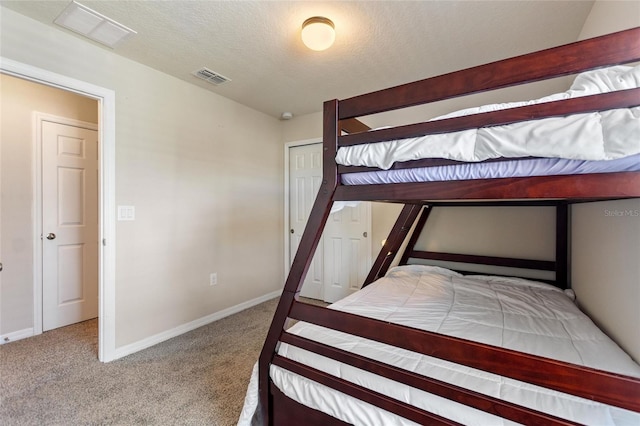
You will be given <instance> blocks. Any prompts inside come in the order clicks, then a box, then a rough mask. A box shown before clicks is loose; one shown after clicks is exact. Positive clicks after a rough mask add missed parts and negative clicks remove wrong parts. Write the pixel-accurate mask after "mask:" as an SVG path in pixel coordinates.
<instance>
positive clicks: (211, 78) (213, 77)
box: [193, 67, 231, 86]
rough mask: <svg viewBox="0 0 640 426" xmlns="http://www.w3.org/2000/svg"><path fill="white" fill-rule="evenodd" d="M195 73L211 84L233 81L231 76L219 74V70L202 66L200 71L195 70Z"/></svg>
mask: <svg viewBox="0 0 640 426" xmlns="http://www.w3.org/2000/svg"><path fill="white" fill-rule="evenodd" d="M193 75H195V76H196V77H198V78H201V79H203V80H205V81H208V82H209V83H211V84H215V85H216V86H218V85H220V84H222V83H226V82H227V81H231V79H230V78H227V77H225V76H223V75H220V74H218V73H217V72H213V71H211V70H210V69H209V68H204V67H203V68H200V69H199V70H198V71H194V72H193Z"/></svg>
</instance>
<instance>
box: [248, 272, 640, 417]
mask: <svg viewBox="0 0 640 426" xmlns="http://www.w3.org/2000/svg"><path fill="white" fill-rule="evenodd" d="M330 308H331V309H338V310H341V311H346V312H351V313H355V314H359V315H363V316H367V317H372V318H376V319H380V320H384V321H389V322H393V323H398V324H403V325H408V326H411V327H415V328H420V329H424V330H430V331H435V332H438V333H443V334H448V335H452V336H457V337H461V338H465V339H470V340H475V341H479V342H483V343H487V344H491V345H495V346H501V347H506V348H510V349H515V350H518V351H523V352H528V353H532V354H536V355H540V356H544V357H549V358H555V359H560V360H563V361H567V362H572V363H575V364H579V365H584V366H588V367H593V368H597V369H602V370H607V371H612V372H617V373H621V374H625V375H630V376H640V366H638V364H636V363H635V362H634V361H633V360H632V359H631V358H630V357H629V356H628V355H627V354H626V353H624V352H623V351H622V350H621V349H620V348H619V347H618V346H617V345H616V344H615V343H614V342H613V341H611V340H610V339H609V338H608V337H607V336H606V335H605V334H604V333H602V332H601V331H600V330H599V329H598V328H597V327H596V326H595V325H594V324H593V323H592V322H591V320H590V319H589V318H588V317H586V316H585V315H584V314H583V313H582V312H581V311H580V310H579V309H578V308H577V307H576V306H575V304H574V303H573V302H572V299H571V298H570V297H567V295H565V293H564V292H562V291H561V290H559V289H557V288H555V287H552V286H550V285H547V284H542V283H537V282H534V281H529V280H523V279H515V278H501V277H486V276H473V277H468V276H467V277H463V276H461V275H459V274H457V273H455V272H452V271H449V270H447V269H443V268H438V267H430V266H422V265H412V266H402V267H396V268H392V269H391V270H390V271H389V273H388V274H387V276H386V277H385V278H382V279H380V280H378V281H376V282H375V283H373V284H372V285H370V286H368V287H366V288H364V289H362V290H361V291H359V292H356V293H354V294H352V295H351V296H349V297H347V298H345V299H343V300H341V301H339V302H337V303H335V304H333V305H331V306H330ZM289 332H291V333H294V334H298V335H301V336H304V337H307V338H309V339H312V340H318V341H321V342H324V343H326V344H329V345H332V346H336V347H340V348H342V349H344V350H347V351H351V352H354V353H358V354H361V355H365V356H368V357H371V358H374V359H378V360H384V361H385V362H388V363H390V364H393V365H395V366H399V367H402V368H404V369H407V370H409V371H414V372H418V373H420V374H423V375H426V376H430V377H434V378H436V379H439V380H443V381H446V382H449V383H453V384H456V385H458V386H462V387H465V388H470V389H473V390H476V391H479V392H482V393H485V394H488V395H491V396H494V397H498V398H501V399H504V400H508V401H512V402H515V403H518V404H522V405H525V406H528V407H532V408H534V409H537V410H540V411H544V412H547V413H551V414H553V415H556V416H558V417H563V418H567V419H570V420H573V421H577V422H580V423H584V424H594V425H638V424H640V414H639V413H633V412H630V411H627V410H622V409H619V408H616V407H610V406H607V405H604V404H600V403H596V402H593V401H589V400H586V399H582V398H578V397H574V396H571V395H567V394H563V393H559V392H556V391H551V390H547V389H544V388H541V387H538V386H534V385H529V384H527V383H522V382H518V381H515V380H512V379H508V378H504V377H500V376H497V375H494V374H490V373H486V372H483V371H480V370H476V369H473V368H468V367H464V366H460V365H456V364H453V363H450V362H446V361H442V360H439V359H435V358H432V357H428V356H424V355H421V354H417V353H414V352H410V351H406V350H403V349H398V348H395V347H392V346H388V345H385V344H381V343H377V342H374V341H371V340H367V339H362V338H358V337H354V336H351V335H346V334H344V333H340V332H336V331H333V330H329V329H326V328H323V327H318V326H315V325H312V324H308V323H298V324H296V325H295V326H293V327H292V328H291V329H290V330H289ZM278 352H279V354H280V355H282V356H285V357H287V358H291V359H294V360H297V361H299V362H301V363H303V364H308V365H312V366H314V367H315V368H318V369H320V370H323V371H327V372H330V373H331V374H333V375H335V376H338V377H342V378H344V379H346V380H349V381H352V382H355V383H358V384H360V385H362V386H365V387H367V388H370V389H373V390H375V391H377V392H381V393H385V394H387V395H391V396H393V397H394V398H397V399H399V400H402V401H406V402H409V403H411V404H413V405H415V406H417V407H420V408H423V409H426V410H428V411H430V412H433V413H436V414H439V415H442V416H444V417H447V418H451V419H452V420H455V421H458V422H461V423H463V424H477V425H489V424H497V425H502V424H512V423H511V422H509V421H506V420H503V419H499V418H497V417H495V416H493V415H490V414H487V413H484V412H482V411H478V410H475V409H472V408H469V407H465V406H462V405H459V404H457V403H454V402H451V401H448V400H446V399H443V398H440V397H437V396H434V395H431V394H428V393H425V392H423V391H420V390H417V389H414V388H411V387H408V386H405V385H402V384H399V383H396V382H392V381H390V380H387V379H384V378H380V377H378V376H375V375H373V374H371V373H368V372H366V371H362V370H359V369H356V368H353V367H350V366H347V365H342V364H340V363H338V362H336V361H333V360H331V359H328V358H325V357H322V356H319V355H317V354H313V353H310V352H308V351H305V350H302V349H299V348H296V347H294V346H290V345H287V344H281V345H280V348H279V351H278ZM256 372H257V370H255V371H254V376H255V373H256ZM270 374H271V378H272V380H273V382H274V383H275V385H276V386H278V388H279V389H280V390H282V391H283V392H284V393H285V394H286V395H287V396H289V397H290V398H292V399H294V400H296V401H298V402H300V403H303V404H305V405H307V406H310V407H312V408H314V409H318V410H321V411H324V412H327V413H329V414H331V415H332V416H334V417H337V418H340V419H342V420H343V421H346V422H349V423H353V424H361V425H373V424H384V425H409V424H413V423H412V422H409V421H407V420H405V419H402V418H399V417H397V416H395V415H393V414H391V413H388V412H386V411H383V410H380V409H378V408H375V407H372V406H371V405H369V404H367V403H364V402H361V401H359V400H357V399H355V398H352V397H349V396H347V395H344V394H341V393H339V392H336V391H334V390H331V389H329V388H326V387H325V386H322V385H318V384H316V383H313V382H311V381H309V380H308V379H305V378H303V377H300V376H297V375H296V374H293V373H291V372H288V371H286V370H284V369H281V368H279V367H276V366H272V367H271V372H270ZM252 382H253V384H252V385H251V386H250V387H249V391H248V394H247V402H246V404H245V410H244V411H243V415H242V417H241V421H240V423H239V424H249V420H250V417H251V414H252V412H253V411H252V410H253V409H254V408H252V405H253V407H255V400H256V398H257V385H256V381H255V377H254V378H253V379H252ZM252 387H253V390H252Z"/></svg>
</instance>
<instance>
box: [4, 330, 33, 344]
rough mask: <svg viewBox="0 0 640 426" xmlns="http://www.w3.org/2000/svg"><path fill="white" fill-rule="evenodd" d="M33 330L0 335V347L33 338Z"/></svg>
mask: <svg viewBox="0 0 640 426" xmlns="http://www.w3.org/2000/svg"><path fill="white" fill-rule="evenodd" d="M33 336H34V334H33V328H25V329H24V330H18V331H13V332H11V333H7V334H3V335H0V345H4V344H6V343H11V342H15V341H16V340H22V339H26V338H27V337H33Z"/></svg>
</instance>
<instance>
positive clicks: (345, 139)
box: [256, 28, 640, 425]
mask: <svg viewBox="0 0 640 426" xmlns="http://www.w3.org/2000/svg"><path fill="white" fill-rule="evenodd" d="M637 61H640V28H634V29H630V30H626V31H621V32H618V33H613V34H609V35H606V36H602V37H597V38H593V39H589V40H584V41H580V42H576V43H572V44H568V45H564V46H560V47H556V48H552V49H547V50H544V51H540V52H535V53H531V54H527V55H523V56H518V57H515V58H510V59H506V60H503V61H498V62H494V63H490V64H487V65H482V66H478V67H474V68H469V69H465V70H462V71H457V72H453V73H450V74H446V75H442V76H438V77H433V78H428V79H426V80H421V81H417V82H414V83H409V84H405V85H402V86H397V87H393V88H390V89H386V90H381V91H377V92H373V93H369V94H365V95H362V96H357V97H354V98H350V99H346V100H342V101H337V100H332V101H328V102H325V104H324V121H323V144H324V147H323V149H324V154H323V181H322V185H321V187H320V190H319V193H318V196H317V198H316V201H315V204H314V206H313V209H312V212H311V216H310V218H309V220H308V222H307V226H306V229H305V231H304V234H303V237H302V241H301V243H300V246H299V248H298V251H297V253H296V255H295V258H294V261H293V264H292V266H291V269H290V272H289V276H288V278H287V281H286V283H285V287H284V290H283V293H282V296H281V298H280V301H279V304H278V307H277V310H276V313H275V315H274V318H273V322H272V324H271V328H270V329H269V332H268V335H267V338H266V341H265V344H264V347H263V349H262V352H261V355H260V359H259V405H258V410H257V413H256V419H257V421H258V423H260V424H265V425H271V424H277V425H291V424H305V425H313V424H317V425H327V424H343V423H342V422H341V421H339V420H337V419H335V418H333V417H331V416H328V415H326V414H324V413H321V412H319V411H316V410H313V409H310V408H307V407H305V406H303V405H301V404H299V403H297V402H295V401H293V400H291V399H290V398H288V397H286V396H285V395H284V394H282V393H281V392H280V391H279V390H278V389H277V388H276V387H275V385H273V384H272V383H271V380H270V378H269V366H270V365H272V364H273V365H278V366H280V367H282V368H285V369H287V370H289V371H292V372H294V373H297V374H300V375H303V376H305V377H307V378H309V379H311V380H313V381H316V382H318V383H322V384H324V385H327V386H329V387H331V388H333V389H336V390H338V391H340V392H343V393H345V394H348V395H351V396H353V397H356V398H358V399H361V400H363V401H366V402H368V403H371V404H372V405H374V406H377V407H380V408H381V409H384V410H387V411H390V412H392V413H395V414H398V415H400V416H402V417H404V418H407V419H409V420H412V421H414V422H417V423H419V424H455V423H454V422H452V421H450V420H448V419H444V418H442V417H439V416H436V415H434V414H432V413H429V412H427V411H424V410H421V409H419V408H416V407H413V406H410V405H407V404H405V403H403V402H401V401H398V400H395V399H393V398H390V397H388V396H385V395H382V394H379V393H376V392H373V391H370V390H368V389H366V388H363V387H360V386H358V385H355V384H353V383H350V382H347V381H344V380H342V379H340V378H337V377H334V376H332V375H330V374H327V373H324V372H322V371H319V370H316V369H313V368H311V367H308V366H305V365H302V364H299V363H297V362H295V361H292V360H289V359H287V358H284V357H281V356H279V355H278V354H277V352H276V349H277V346H278V343H279V342H286V343H288V344H292V345H295V346H298V347H301V348H304V349H307V350H310V351H313V352H315V353H319V354H322V355H324V356H327V357H331V358H334V359H336V360H338V361H340V362H343V363H348V364H350V365H353V366H355V367H358V368H362V369H364V370H367V371H370V372H374V373H376V374H378V375H380V376H384V377H387V378H391V379H393V380H395V381H398V382H401V383H405V384H407V385H409V386H412V387H415V388H418V389H422V390H424V391H426V392H430V393H433V394H436V395H440V396H442V397H444V398H448V399H451V400H453V401H456V402H459V403H462V404H465V405H468V406H471V407H475V408H477V409H480V410H483V411H486V412H488V413H492V414H495V415H497V416H500V417H503V418H506V419H510V420H513V421H516V422H520V423H524V424H530V425H533V424H545V425H549V424H574V423H572V422H571V421H567V420H564V419H559V418H556V417H554V416H551V415H549V414H545V413H542V412H538V411H534V410H532V409H529V408H526V407H522V406H519V405H515V404H512V403H509V402H506V401H502V400H499V399H496V398H493V397H489V396H486V395H482V394H479V393H477V392H474V391H471V390H468V389H463V388H460V387H456V386H453V385H450V384H447V383H444V382H440V381H437V380H434V379H431V378H428V377H424V376H421V375H417V374H415V373H411V372H408V371H405V370H401V369H399V368H396V367H394V366H393V365H389V364H385V363H384V362H383V361H382V360H373V359H368V358H364V357H362V356H358V355H355V354H352V353H349V352H345V351H343V350H340V349H336V348H333V347H330V346H327V345H324V344H322V343H317V342H314V341H311V340H308V339H305V338H302V337H298V336H295V335H292V334H289V333H286V331H285V329H286V325H287V323H288V320H289V319H295V320H301V321H306V322H310V323H313V324H317V325H321V326H324V327H328V328H331V329H334V330H339V331H343V332H346V333H350V334H353V335H357V336H361V337H364V338H367V339H372V340H377V341H379V342H383V343H386V344H390V345H393V346H396V347H400V348H404V349H407V350H410V351H415V352H418V353H422V354H425V355H429V356H434V357H437V358H441V359H444V360H448V361H451V362H455V363H458V364H463V365H466V366H469V367H473V368H478V369H481V370H485V371H488V372H492V373H495V374H499V375H502V376H506V377H510V378H513V379H516V380H520V381H524V382H528V383H532V384H536V385H539V386H542V387H545V388H549V389H555V390H557V391H560V392H565V393H569V394H572V395H576V396H579V397H583V398H587V399H591V400H595V401H599V402H602V403H606V404H610V405H614V406H618V407H622V408H625V409H628V410H633V411H636V412H640V379H638V378H634V377H629V376H623V375H619V374H614V373H609V372H605V371H601V370H595V369H591V368H586V367H582V366H578V365H574V364H568V363H565V362H561V361H557V360H552V359H548V358H543V357H539V356H534V355H529V354H525V353H521V352H517V351H513V350H509V349H504V348H499V347H495V346H490V345H485V344H481V343H476V342H472V341H468V340H463V339H459V338H454V337H449V336H445V335H441V334H437V333H432V332H427V331H421V330H417V329H413V328H409V327H405V326H401V325H396V324H389V323H385V322H383V321H379V320H375V319H371V318H365V317H360V316H357V315H353V314H349V313H345V312H339V311H335V310H330V309H326V308H322V307H319V306H314V305H309V304H305V303H302V302H299V301H298V293H299V291H300V288H301V286H302V283H303V281H304V277H305V275H306V272H307V269H308V267H309V264H310V262H311V259H312V256H313V254H314V252H315V249H316V247H317V244H318V242H319V239H320V237H321V234H322V230H323V228H324V225H325V223H326V220H327V218H328V216H329V213H330V209H331V206H332V204H333V202H334V201H347V200H360V201H389V202H397V203H404V204H405V206H404V208H403V209H402V212H401V213H400V215H399V217H398V220H397V221H396V223H395V225H394V226H393V229H392V231H391V232H390V234H389V237H388V238H387V241H386V243H385V245H384V247H383V248H382V250H381V252H380V254H379V255H378V257H377V259H376V260H375V262H374V265H373V268H372V270H371V272H370V273H369V275H368V277H367V278H366V280H365V283H364V284H363V285H368V284H369V283H371V282H373V281H374V280H375V279H377V278H378V277H380V276H382V275H384V274H385V273H386V271H387V269H388V268H389V266H390V264H391V262H392V260H393V258H394V257H395V255H396V253H397V252H398V250H399V248H400V246H401V244H402V242H403V241H404V240H405V238H406V237H407V236H408V233H409V231H410V229H411V228H412V226H413V225H414V223H416V221H417V225H416V226H417V227H418V228H421V227H422V226H424V222H425V221H426V219H427V217H428V213H429V211H430V207H427V208H425V207H424V205H425V204H427V205H433V203H440V205H449V204H453V203H470V202H474V203H475V202H478V201H480V202H481V205H494V204H501V205H505V204H507V205H541V204H542V205H554V206H556V209H557V210H556V211H557V215H556V217H557V221H556V222H557V226H556V229H557V235H558V237H557V240H556V252H557V254H558V256H557V258H556V261H555V262H540V261H528V260H520V259H505V258H494V257H487V256H466V255H459V254H443V253H431V252H420V251H416V250H414V244H415V239H416V238H417V235H418V232H415V233H414V234H413V235H412V236H411V237H410V241H409V244H408V246H407V250H406V251H405V252H404V253H403V254H402V260H401V263H406V262H407V260H408V258H410V257H413V258H416V257H417V258H432V259H433V258H435V259H438V260H455V261H459V262H460V261H462V262H466V263H485V264H497V265H500V266H516V267H525V268H534V269H546V270H553V271H555V274H556V281H557V284H558V285H560V286H566V285H567V284H568V270H569V268H568V254H567V253H568V242H567V232H568V217H569V206H570V204H572V203H576V202H585V201H598V200H614V199H625V198H637V197H640V172H626V173H607V174H589V175H575V176H543V177H523V178H504V179H490V180H489V179H486V180H484V179H483V180H469V181H456V182H454V181H450V182H430V183H404V184H388V185H356V186H347V185H341V184H340V175H341V174H342V173H348V172H351V171H359V170H362V169H363V168H357V167H344V166H338V165H336V163H335V155H336V151H337V149H338V147H339V146H346V145H353V144H360V143H371V142H377V141H384V140H389V139H402V138H406V137H411V136H417V135H424V134H430V133H442V132H452V131H458V130H462V129H468V128H475V127H486V126H493V125H501V124H508V123H513V122H518V121H524V120H531V119H538V118H544V117H549V116H562V115H569V114H575V113H581V112H592V111H599V110H607V109H613V108H626V107H632V106H638V105H640V89H631V90H625V91H620V92H612V93H607V94H602V95H596V96H587V97H582V98H576V99H570V100H563V101H557V102H550V103H546V104H541V105H533V106H526V107H521V108H514V109H509V110H505V111H497V112H490V113H484V114H476V115H471V116H466V117H458V118H451V119H446V120H440V121H434V122H425V123H418V124H413V125H408V126H400V127H395V128H390V129H385V130H378V131H369V132H366V131H362V130H366V126H364V125H361V124H360V123H359V121H357V118H358V117H362V116H366V115H369V114H374V113H379V112H384V111H390V110H394V109H398V108H405V107H409V106H414V105H419V104H425V103H429V102H435V101H440V100H444V99H449V98H453V97H458V96H463V95H469V94H473V93H478V92H482V91H488V90H494V89H499V88H504V87H509V86H514V85H519V84H524V83H528V82H533V81H538V80H543V79H548V78H554V77H559V76H564V75H571V74H575V73H578V72H582V71H586V70H589V69H595V68H599V67H604V66H611V65H617V64H624V63H631V62H637ZM343 130H349V131H351V133H349V134H344V135H343V134H342V133H343ZM354 130H355V131H356V132H355V133H354V132H353V131H354ZM443 162H444V163H448V161H444V160H420V161H416V162H410V163H403V164H399V165H396V167H415V166H416V165H420V166H424V165H429V164H442V163H443ZM481 200H484V201H481ZM487 200H491V201H487ZM443 203H444V204H443ZM421 213H422V214H421ZM541 371H544V374H540V372H541Z"/></svg>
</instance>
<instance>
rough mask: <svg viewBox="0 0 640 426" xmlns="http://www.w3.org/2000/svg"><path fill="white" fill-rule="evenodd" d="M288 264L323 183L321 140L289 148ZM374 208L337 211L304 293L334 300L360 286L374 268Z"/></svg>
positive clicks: (330, 300)
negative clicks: (372, 249) (372, 259)
mask: <svg viewBox="0 0 640 426" xmlns="http://www.w3.org/2000/svg"><path fill="white" fill-rule="evenodd" d="M288 167H289V257H288V261H289V265H291V262H293V258H294V256H295V253H296V251H297V249H298V246H299V244H300V239H301V238H302V233H303V232H304V227H305V225H306V223H307V220H308V218H309V215H310V213H311V208H312V206H313V203H314V201H315V198H316V194H317V193H318V189H319V188H320V183H321V181H322V144H321V143H315V144H307V145H297V146H290V147H289V164H288ZM370 228H371V207H370V204H369V203H365V202H363V203H359V204H358V205H357V206H355V207H345V208H344V209H342V210H340V211H338V212H336V213H332V214H331V215H330V216H329V219H328V221H327V226H326V228H325V231H324V233H323V236H322V238H321V240H320V242H319V244H318V248H317V249H316V253H315V256H314V258H313V261H312V262H311V265H310V267H309V271H308V272H307V276H306V277H305V281H304V284H303V286H302V290H301V292H300V295H301V296H303V297H309V298H313V299H318V300H324V301H326V302H335V301H337V300H340V299H342V298H343V297H345V296H348V295H349V294H351V293H352V292H354V291H356V290H358V289H359V288H360V286H361V285H362V283H363V281H364V279H365V278H366V276H367V273H368V272H369V268H370V267H371V244H370V243H369V234H370V232H371V229H370Z"/></svg>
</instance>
